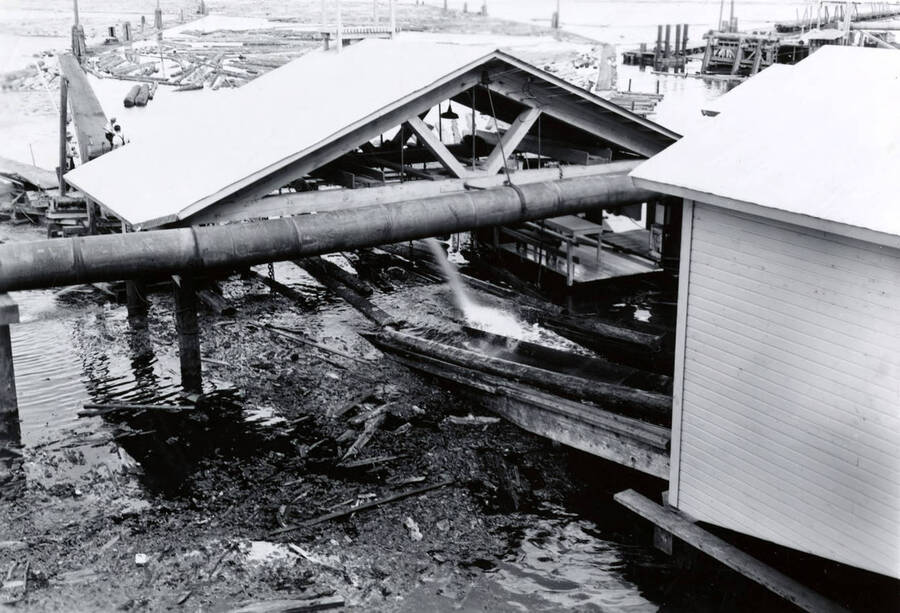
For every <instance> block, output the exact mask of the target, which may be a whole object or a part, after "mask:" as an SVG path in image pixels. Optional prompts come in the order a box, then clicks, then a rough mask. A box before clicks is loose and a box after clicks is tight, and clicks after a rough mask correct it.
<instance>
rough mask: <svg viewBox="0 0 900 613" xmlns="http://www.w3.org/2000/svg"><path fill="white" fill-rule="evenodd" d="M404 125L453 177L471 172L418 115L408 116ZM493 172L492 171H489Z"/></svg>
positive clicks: (466, 175) (464, 175)
mask: <svg viewBox="0 0 900 613" xmlns="http://www.w3.org/2000/svg"><path fill="white" fill-rule="evenodd" d="M406 125H408V126H409V128H410V129H411V130H412V131H413V132H415V133H416V136H418V137H419V140H421V141H422V144H424V145H425V146H426V147H427V148H428V150H429V151H431V152H432V153H433V154H434V155H435V157H437V159H438V160H439V161H440V162H441V164H442V165H443V166H444V168H446V169H447V170H449V171H450V174H452V175H453V176H454V177H456V178H458V179H461V178H464V177H468V176H469V175H470V174H471V173H470V172H469V171H468V170H466V169H465V168H464V167H463V165H462V164H461V163H460V162H459V160H457V159H456V157H454V155H453V154H452V153H450V151H449V150H448V149H447V146H446V145H444V143H442V142H441V140H440V139H439V138H438V137H437V135H436V134H435V133H434V132H433V131H432V130H431V128H429V127H428V126H427V125H425V122H424V121H422V120H421V119H420V118H418V117H410V118H409V119H408V120H407V121H406ZM491 174H493V173H491Z"/></svg>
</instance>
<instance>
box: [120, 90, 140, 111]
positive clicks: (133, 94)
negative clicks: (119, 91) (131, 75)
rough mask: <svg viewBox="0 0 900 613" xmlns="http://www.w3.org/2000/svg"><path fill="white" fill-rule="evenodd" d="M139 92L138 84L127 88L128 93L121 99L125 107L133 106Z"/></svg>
mask: <svg viewBox="0 0 900 613" xmlns="http://www.w3.org/2000/svg"><path fill="white" fill-rule="evenodd" d="M139 93H141V85H140V84H137V85H134V86H132V88H131V89H129V90H128V93H127V94H125V99H124V100H123V101H122V103H123V104H124V105H125V108H126V109H130V108H131V107H133V106H134V101H135V99H137V97H138V94H139Z"/></svg>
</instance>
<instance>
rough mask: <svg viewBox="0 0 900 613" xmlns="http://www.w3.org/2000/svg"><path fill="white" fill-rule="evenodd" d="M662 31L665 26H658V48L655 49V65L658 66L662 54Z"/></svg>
mask: <svg viewBox="0 0 900 613" xmlns="http://www.w3.org/2000/svg"><path fill="white" fill-rule="evenodd" d="M662 32H663V27H662V26H661V25H660V26H656V49H654V50H653V67H654V68H656V66H657V64H659V58H660V57H661V55H662Z"/></svg>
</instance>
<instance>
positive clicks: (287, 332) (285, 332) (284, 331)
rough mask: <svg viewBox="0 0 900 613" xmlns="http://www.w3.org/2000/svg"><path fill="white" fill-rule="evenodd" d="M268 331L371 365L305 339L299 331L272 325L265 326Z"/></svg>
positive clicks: (355, 357) (356, 357)
mask: <svg viewBox="0 0 900 613" xmlns="http://www.w3.org/2000/svg"><path fill="white" fill-rule="evenodd" d="M265 327H266V328H267V329H268V330H270V331H272V332H274V333H275V334H278V335H279V336H283V337H285V338H289V339H291V340H294V341H297V342H298V343H303V344H304V345H309V346H310V347H315V348H316V349H321V350H322V351H327V352H328V353H333V354H335V355H339V356H341V357H343V358H347V359H348V360H353V361H354V362H360V363H362V364H371V362H369V361H368V360H365V359H363V358H360V357H358V356H355V355H350V354H349V353H347V352H346V351H341V350H340V349H335V348H334V347H328V346H327V345H323V344H321V343H317V342H315V341H314V340H312V339H309V338H305V337H304V336H303V335H301V334H300V332H299V331H298V330H294V329H292V328H283V327H281V326H275V325H272V324H266V326H265Z"/></svg>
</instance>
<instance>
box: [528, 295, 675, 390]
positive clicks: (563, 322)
mask: <svg viewBox="0 0 900 613" xmlns="http://www.w3.org/2000/svg"><path fill="white" fill-rule="evenodd" d="M521 313H522V316H523V317H524V318H525V320H526V321H531V322H537V323H540V324H541V325H542V326H544V327H545V328H548V329H550V330H553V331H554V332H556V333H557V334H559V335H560V336H563V337H565V338H568V339H569V340H572V341H574V342H576V343H578V344H580V345H583V346H585V347H587V348H589V349H592V350H594V351H596V352H597V353H599V354H600V355H601V356H603V357H605V358H608V359H610V360H612V361H614V362H619V363H621V364H627V365H629V366H634V367H636V368H643V369H649V370H652V371H654V372H659V373H663V374H668V373H670V372H671V371H672V364H673V360H674V356H673V355H672V353H673V352H671V351H668V350H667V349H666V336H667V333H662V332H641V331H638V330H635V329H632V328H627V327H624V326H619V325H616V324H612V323H609V322H603V321H598V320H597V319H595V318H588V317H578V316H573V315H564V314H552V313H544V312H542V311H540V310H537V309H531V308H523V309H522V310H521ZM669 336H671V335H669Z"/></svg>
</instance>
